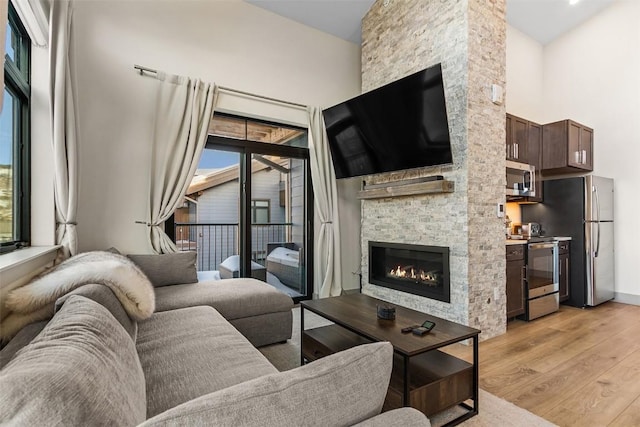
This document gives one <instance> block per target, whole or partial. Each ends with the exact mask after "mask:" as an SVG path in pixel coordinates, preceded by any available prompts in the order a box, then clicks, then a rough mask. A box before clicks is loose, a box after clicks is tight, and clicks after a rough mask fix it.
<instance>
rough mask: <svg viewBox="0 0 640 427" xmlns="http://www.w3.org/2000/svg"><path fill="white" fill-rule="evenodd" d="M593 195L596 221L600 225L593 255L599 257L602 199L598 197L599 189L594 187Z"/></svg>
mask: <svg viewBox="0 0 640 427" xmlns="http://www.w3.org/2000/svg"><path fill="white" fill-rule="evenodd" d="M593 194H594V195H595V197H596V221H597V224H598V230H597V232H596V238H597V239H598V240H597V241H596V250H595V252H594V254H593V256H594V257H598V251H599V250H600V197H599V196H598V187H596V186H595V185H594V186H593Z"/></svg>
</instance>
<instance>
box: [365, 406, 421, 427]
mask: <svg viewBox="0 0 640 427" xmlns="http://www.w3.org/2000/svg"><path fill="white" fill-rule="evenodd" d="M388 426H411V427H418V426H422V427H431V421H429V418H427V416H426V415H425V414H423V413H422V412H420V411H418V410H417V409H416V408H411V407H408V406H407V407H404V408H398V409H394V410H392V411H387V412H383V413H382V414H380V415H377V416H375V417H373V418H369V419H368V420H364V421H362V422H361V423H358V424H356V425H354V426H353V427H388Z"/></svg>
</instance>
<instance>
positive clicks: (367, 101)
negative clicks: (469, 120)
mask: <svg viewBox="0 0 640 427" xmlns="http://www.w3.org/2000/svg"><path fill="white" fill-rule="evenodd" d="M322 114H323V116H324V121H325V126H326V128H327V136H328V137H329V141H328V142H329V149H330V150H331V157H332V159H333V165H334V168H335V171H336V177H337V178H349V177H354V176H361V175H370V174H376V173H381V172H391V171H397V170H402V169H411V168H417V167H424V166H434V165H444V164H450V163H452V162H453V159H452V156H451V141H450V138H449V123H448V121H447V109H446V105H445V98H444V84H443V81H442V68H441V66H440V64H437V65H434V66H432V67H430V68H427V69H425V70H422V71H419V72H417V73H414V74H411V75H409V76H407V77H404V78H401V79H400V80H396V81H394V82H392V83H389V84H387V85H385V86H382V87H380V88H378V89H374V90H372V91H370V92H367V93H364V94H362V95H359V96H357V97H355V98H353V99H350V100H348V101H345V102H343V103H341V104H338V105H335V106H333V107H330V108H327V109H325V110H323V111H322Z"/></svg>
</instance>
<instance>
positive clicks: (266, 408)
mask: <svg viewBox="0 0 640 427" xmlns="http://www.w3.org/2000/svg"><path fill="white" fill-rule="evenodd" d="M392 360H393V347H392V346H391V344H389V343H374V344H366V345H362V346H358V347H354V348H352V349H349V350H346V351H342V352H340V353H336V354H333V355H331V356H327V357H325V358H322V359H319V360H317V361H315V362H312V363H310V364H308V365H305V366H302V367H300V368H296V369H293V370H291V371H286V372H282V373H278V374H274V375H268V376H265V377H262V378H257V379H255V380H252V381H248V382H246V383H242V384H238V385H237V386H234V387H230V388H227V389H224V390H220V391H218V392H216V393H212V394H209V395H206V396H202V397H200V398H198V399H195V400H192V401H190V402H187V403H185V404H184V405H180V406H178V407H176V408H173V409H170V410H168V411H166V412H165V413H163V414H161V415H159V416H157V417H154V418H152V419H150V420H147V421H146V422H145V423H144V424H143V425H144V426H152V425H176V426H177V425H221V426H257V425H259V426H298V425H302V424H304V425H306V426H348V425H352V424H356V423H358V422H361V421H363V420H365V419H368V418H370V417H373V416H375V415H377V414H379V413H380V411H381V409H382V404H383V402H384V399H385V396H386V394H387V387H388V385H389V378H390V376H391V365H392Z"/></svg>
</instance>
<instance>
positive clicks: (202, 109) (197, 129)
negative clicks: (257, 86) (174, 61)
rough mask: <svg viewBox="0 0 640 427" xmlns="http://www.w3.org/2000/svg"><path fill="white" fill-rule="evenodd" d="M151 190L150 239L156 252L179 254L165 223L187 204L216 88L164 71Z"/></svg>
mask: <svg viewBox="0 0 640 427" xmlns="http://www.w3.org/2000/svg"><path fill="white" fill-rule="evenodd" d="M157 78H158V81H159V82H160V84H159V92H158V101H157V107H156V118H155V122H156V123H155V130H154V136H153V149H152V163H151V177H150V182H149V183H150V189H149V212H148V218H147V223H148V225H149V241H150V243H151V246H152V248H153V250H154V251H155V252H157V253H171V252H176V251H177V248H176V245H175V244H174V243H173V242H172V241H171V239H170V238H169V236H167V234H166V233H165V232H164V230H163V227H162V226H163V224H164V222H165V221H166V220H167V219H168V218H169V217H170V216H171V215H172V214H173V212H174V211H175V210H176V209H177V208H178V207H179V206H180V205H181V204H182V200H183V198H184V196H185V194H186V192H187V189H188V188H189V184H190V183H191V179H192V178H193V176H194V175H195V172H196V169H197V168H198V162H199V161H200V157H201V156H202V151H203V150H204V145H205V144H206V142H207V133H208V129H209V122H210V121H211V116H212V115H213V109H214V107H215V104H216V99H217V95H218V90H217V87H216V86H215V85H214V84H212V83H205V82H202V81H200V80H198V79H191V78H189V77H182V76H174V75H167V74H165V73H163V72H159V73H158V75H157Z"/></svg>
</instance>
